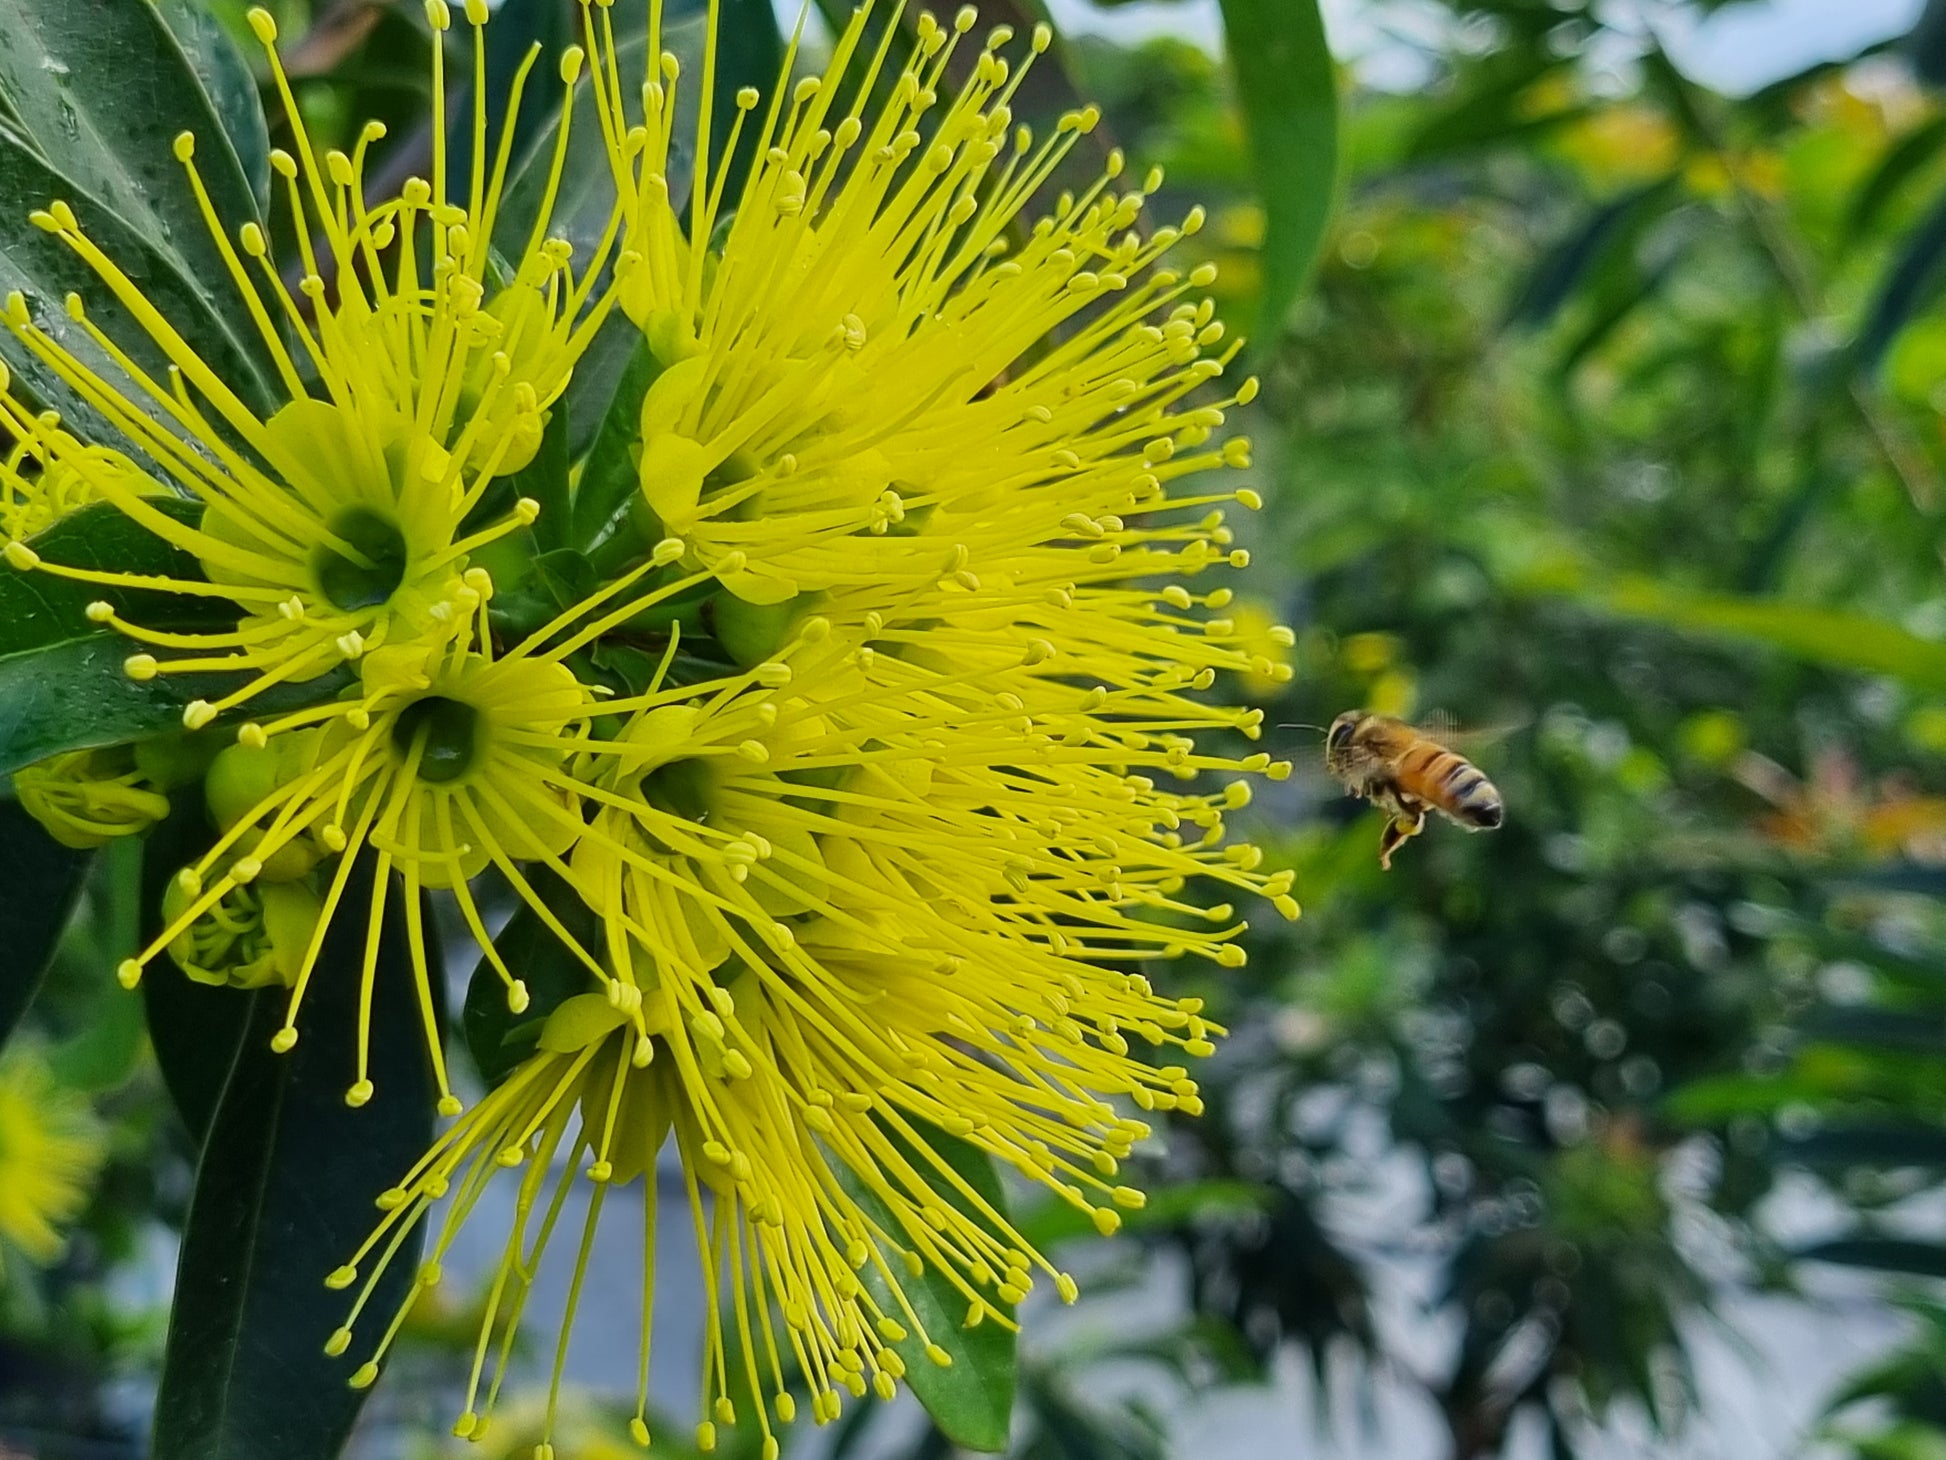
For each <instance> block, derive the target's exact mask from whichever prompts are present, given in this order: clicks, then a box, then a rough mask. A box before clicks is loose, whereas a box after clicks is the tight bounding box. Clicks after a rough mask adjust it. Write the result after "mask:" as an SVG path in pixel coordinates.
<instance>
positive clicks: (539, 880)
mask: <svg viewBox="0 0 1946 1460" xmlns="http://www.w3.org/2000/svg"><path fill="white" fill-rule="evenodd" d="M528 878H529V880H530V881H531V882H532V884H533V886H534V890H535V891H536V892H537V893H538V894H539V895H540V896H541V897H542V898H543V899H544V900H545V901H546V902H547V905H548V906H549V907H550V908H552V909H554V910H555V915H556V916H557V917H559V918H560V919H561V920H562V922H563V924H564V925H565V926H566V927H567V929H568V931H569V932H571V933H573V934H574V935H575V936H576V937H577V938H580V939H582V940H583V946H588V942H589V940H590V939H591V938H593V936H594V934H595V932H596V928H595V926H594V920H593V916H592V914H590V913H589V912H588V910H587V908H586V906H585V904H583V903H582V901H581V900H580V899H579V898H578V897H575V896H574V895H573V894H572V893H570V892H569V891H568V890H567V888H566V886H565V884H563V883H562V882H561V881H560V879H559V877H558V876H556V874H555V873H553V872H550V871H548V870H547V869H546V868H545V867H536V868H533V869H531V870H530V871H529V873H528ZM493 946H494V947H495V948H496V949H497V950H499V953H500V957H501V958H502V959H503V960H505V962H506V964H507V966H508V967H509V968H510V969H512V970H513V973H514V976H515V977H516V978H518V979H520V980H521V981H522V982H523V983H525V984H526V985H527V999H528V1003H527V1007H526V1009H524V1010H523V1011H522V1012H520V1013H518V1014H516V1013H514V1012H513V1011H512V1010H511V1009H509V1008H508V1007H507V985H506V982H505V981H504V980H503V979H502V978H501V977H500V974H499V972H498V971H497V970H496V969H495V968H494V966H493V965H492V964H491V963H490V962H488V961H487V960H486V959H485V958H482V959H481V960H480V962H479V964H478V965H477V966H476V967H475V968H474V970H473V980H472V982H471V983H469V984H468V985H467V986H466V1005H465V1008H464V1009H463V1011H462V1012H461V1015H460V1022H461V1028H463V1029H464V1030H465V1032H466V1047H467V1050H468V1051H469V1052H470V1053H471V1054H472V1056H473V1065H474V1068H476V1069H477V1070H479V1072H480V1078H481V1079H483V1080H485V1081H486V1082H487V1084H488V1085H498V1084H499V1083H500V1082H501V1081H503V1080H505V1079H506V1078H507V1076H509V1075H511V1074H512V1073H513V1072H514V1071H515V1070H516V1069H517V1068H518V1067H519V1066H520V1064H521V1063H522V1061H524V1060H525V1059H526V1058H527V1057H528V1056H529V1055H531V1054H532V1053H533V1052H534V1049H535V1046H536V1045H537V1044H538V1042H539V1040H540V1037H541V1026H542V1025H544V1024H545V1023H547V1016H548V1015H549V1014H552V1013H553V1012H554V1011H555V1010H556V1009H558V1008H559V1007H560V1006H561V1005H562V1004H564V1003H565V1002H567V1000H569V999H571V998H572V997H574V995H576V994H582V993H587V992H588V991H589V989H590V988H592V987H593V983H592V975H591V974H590V973H589V972H588V969H587V967H586V966H585V965H584V964H582V962H581V961H580V960H579V959H578V958H576V957H575V956H574V955H573V954H572V953H570V952H569V951H568V949H567V945H566V944H564V943H563V942H562V941H561V940H560V938H558V937H557V936H556V935H555V934H554V932H553V931H552V930H551V929H549V928H548V926H547V924H545V923H543V922H542V921H541V920H540V918H539V916H538V915H537V914H536V913H535V912H534V910H533V909H532V908H528V907H523V908H521V910H520V911H519V912H517V913H515V914H514V915H513V917H512V918H511V919H509V920H508V922H507V926H506V927H505V928H503V929H502V930H501V932H500V936H499V937H497V938H495V939H494V940H493Z"/></svg>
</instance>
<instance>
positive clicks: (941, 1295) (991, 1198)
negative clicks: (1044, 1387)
mask: <svg viewBox="0 0 1946 1460" xmlns="http://www.w3.org/2000/svg"><path fill="white" fill-rule="evenodd" d="M910 1124H911V1125H912V1127H913V1130H914V1132H915V1133H916V1135H917V1136H918V1139H919V1140H920V1141H922V1142H924V1144H925V1145H926V1146H928V1147H930V1148H931V1150H932V1151H933V1152H935V1153H936V1154H937V1155H938V1156H939V1157H940V1159H941V1160H943V1161H944V1162H945V1163H946V1164H947V1166H949V1167H950V1168H952V1170H953V1171H954V1172H956V1173H957V1174H958V1175H959V1176H960V1177H961V1178H963V1179H964V1180H965V1181H966V1183H967V1185H969V1186H971V1187H972V1188H973V1189H974V1190H975V1191H977V1192H978V1193H979V1194H980V1196H981V1197H982V1198H983V1199H985V1201H986V1202H987V1203H988V1204H989V1205H991V1206H992V1207H993V1208H994V1209H995V1210H996V1211H998V1212H1000V1213H1002V1214H1003V1215H1004V1214H1005V1212H1006V1209H1007V1207H1006V1193H1005V1192H1004V1191H1002V1190H1001V1187H1000V1178H999V1176H998V1175H997V1174H996V1173H995V1171H994V1169H993V1161H992V1159H991V1158H990V1157H989V1156H988V1155H987V1154H986V1152H984V1151H982V1150H980V1149H979V1148H978V1147H976V1146H972V1145H968V1144H967V1143H966V1142H965V1141H962V1140H960V1139H958V1138H957V1137H955V1136H950V1135H948V1134H947V1133H946V1132H944V1131H942V1130H938V1129H936V1128H934V1127H932V1126H929V1125H926V1124H924V1123H923V1122H920V1121H917V1120H913V1121H911V1122H910ZM891 1138H892V1140H893V1141H894V1143H895V1144H897V1145H898V1146H899V1147H900V1149H901V1151H902V1153H903V1154H904V1155H905V1157H906V1159H907V1160H908V1161H910V1162H911V1164H912V1167H913V1169H914V1170H916V1171H918V1172H920V1173H921V1174H922V1175H924V1176H926V1177H927V1178H929V1179H930V1180H932V1181H934V1182H935V1183H936V1186H935V1189H936V1190H938V1191H939V1192H940V1195H941V1197H942V1199H945V1200H954V1199H955V1194H954V1193H953V1192H952V1191H951V1190H950V1189H949V1188H947V1187H946V1184H945V1180H944V1178H943V1177H942V1176H941V1175H940V1174H939V1172H938V1171H937V1169H936V1168H935V1167H934V1166H933V1164H932V1162H930V1161H929V1160H927V1159H926V1156H925V1154H924V1152H922V1151H920V1150H917V1149H915V1147H914V1145H913V1143H911V1142H908V1141H906V1140H904V1139H902V1138H901V1137H900V1136H898V1135H896V1134H892V1136H891ZM839 1179H840V1180H841V1181H843V1182H844V1183H845V1185H846V1187H847V1189H848V1190H849V1191H850V1193H851V1195H852V1196H853V1197H855V1198H856V1199H857V1201H858V1203H859V1205H860V1206H861V1207H862V1208H863V1209H864V1210H865V1213H866V1215H867V1216H869V1217H870V1218H871V1219H872V1220H873V1221H874V1222H876V1223H877V1224H878V1225H879V1226H880V1227H881V1228H882V1229H884V1230H885V1231H886V1232H888V1233H890V1234H892V1236H893V1237H894V1238H895V1239H896V1238H897V1236H898V1234H899V1232H900V1231H901V1230H902V1229H901V1227H900V1226H899V1223H898V1219H897V1218H895V1217H894V1216H893V1215H892V1213H891V1211H890V1210H888V1209H887V1207H886V1206H885V1204H884V1203H883V1202H882V1201H880V1200H879V1199H878V1197H876V1196H874V1195H873V1194H872V1193H871V1192H870V1191H869V1190H868V1189H866V1187H865V1186H864V1184H863V1183H862V1182H860V1181H858V1180H857V1179H856V1178H855V1177H853V1176H851V1175H850V1173H849V1172H847V1171H843V1170H841V1171H840V1173H839ZM893 1260H894V1261H896V1260H897V1259H896V1257H894V1259H893ZM859 1276H860V1277H861V1278H863V1280H864V1282H865V1286H866V1287H867V1288H869V1289H870V1290H871V1292H872V1295H873V1296H874V1297H875V1298H876V1299H877V1300H878V1302H879V1303H880V1304H881V1305H883V1306H884V1308H885V1310H886V1311H887V1312H888V1313H897V1312H898V1311H899V1308H898V1306H897V1300H896V1299H895V1298H894V1297H893V1296H892V1291H891V1288H890V1286H889V1285H888V1284H887V1283H886V1281H885V1277H884V1274H882V1273H880V1272H879V1271H878V1270H877V1268H876V1266H874V1265H873V1264H871V1263H867V1264H866V1265H865V1267H864V1268H863V1270H862V1271H861V1272H860V1274H859ZM901 1285H902V1287H903V1289H904V1292H905V1296H906V1301H907V1302H909V1303H910V1304H911V1305H912V1311H913V1312H914V1313H916V1314H917V1315H918V1317H919V1321H920V1322H921V1323H922V1324H924V1325H925V1329H926V1333H927V1335H928V1336H929V1337H930V1338H931V1340H932V1341H933V1342H934V1343H936V1344H938V1345H939V1346H940V1347H941V1348H943V1349H945V1350H946V1352H947V1353H949V1354H951V1355H952V1356H953V1362H952V1364H951V1366H949V1367H947V1368H943V1369H942V1368H940V1367H939V1365H937V1364H935V1363H933V1361H932V1360H931V1359H929V1358H927V1357H926V1353H925V1345H924V1344H923V1343H921V1342H920V1340H919V1335H918V1334H916V1333H910V1334H908V1335H907V1336H906V1337H905V1338H904V1339H902V1340H900V1341H899V1342H898V1343H896V1344H894V1345H893V1347H894V1348H896V1349H897V1350H898V1351H899V1355H900V1357H902V1358H903V1359H904V1360H905V1364H906V1383H907V1384H908V1385H910V1386H911V1389H912V1392H913V1394H914V1395H915V1396H916V1397H917V1398H918V1400H919V1402H920V1404H922V1405H924V1406H925V1409H926V1413H928V1414H930V1415H931V1416H932V1418H933V1422H934V1423H935V1424H937V1425H938V1426H939V1428H940V1429H941V1430H942V1431H943V1432H944V1433H945V1434H946V1435H947V1436H948V1437H949V1438H950V1439H951V1440H952V1441H953V1443H954V1444H956V1445H960V1446H962V1447H964V1448H966V1449H968V1450H980V1451H984V1452H990V1453H997V1452H999V1451H1001V1450H1004V1449H1006V1447H1007V1435H1008V1431H1009V1429H1010V1427H1011V1425H1012V1421H1013V1407H1014V1382H1015V1377H1016V1375H1015V1370H1016V1367H1017V1362H1018V1360H1017V1358H1016V1355H1015V1352H1014V1331H1013V1330H1012V1329H1011V1328H1007V1327H1005V1326H1004V1325H1002V1324H999V1323H996V1322H994V1321H993V1320H992V1319H991V1318H988V1319H987V1320H986V1321H985V1322H983V1323H981V1324H980V1325H979V1326H978V1327H977V1328H964V1327H961V1324H962V1323H963V1322H964V1321H965V1318H966V1297H965V1295H964V1294H963V1293H961V1292H960V1290H959V1289H958V1288H957V1287H955V1286H954V1285H953V1284H952V1283H950V1282H949V1281H947V1279H946V1278H945V1277H944V1276H943V1275H941V1274H940V1273H939V1272H938V1271H936V1270H935V1269H934V1268H932V1267H930V1266H928V1267H927V1268H926V1271H925V1275H924V1276H923V1277H919V1278H912V1277H907V1276H903V1275H902V1277H901ZM1008 1317H1009V1318H1011V1317H1012V1313H1011V1311H1009V1313H1008Z"/></svg>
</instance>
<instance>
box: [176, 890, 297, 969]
mask: <svg viewBox="0 0 1946 1460" xmlns="http://www.w3.org/2000/svg"><path fill="white" fill-rule="evenodd" d="M196 896H197V894H195V893H193V892H191V891H190V890H189V888H188V887H187V886H185V885H184V883H183V882H182V880H181V879H180V878H171V879H170V881H169V886H168V888H167V889H166V890H165V891H164V892H163V894H162V916H163V918H164V919H165V920H166V921H167V922H170V923H174V922H175V921H176V920H177V919H179V918H180V917H182V915H183V914H184V913H186V912H187V911H188V910H189V908H190V907H191V905H192V904H193V903H194V902H195V901H196ZM323 910H324V905H323V903H322V902H321V901H320V899H319V897H318V894H317V890H316V889H315V888H314V887H312V886H311V884H310V883H309V882H297V881H291V882H269V883H265V882H261V881H258V882H252V883H249V884H248V885H246V886H242V887H233V888H231V889H230V890H229V891H228V892H226V893H225V894H224V895H223V896H222V898H221V899H219V900H218V901H217V902H216V903H215V904H214V905H213V906H211V907H208V908H205V909H204V910H203V911H202V912H201V913H199V914H198V915H197V917H196V919H195V921H193V922H191V923H190V924H189V926H188V927H186V928H184V929H183V930H182V931H181V932H180V933H178V934H177V935H176V936H175V937H174V938H172V939H171V940H170V941H169V957H170V958H171V959H173V960H174V962H175V965H176V967H178V968H180V969H181V970H182V971H183V972H184V973H185V974H187V975H188V976H189V977H190V978H192V979H194V980H195V981H196V982H197V983H206V984H213V985H227V986H229V987H232V988H243V989H255V988H264V987H267V986H269V985H271V984H277V985H281V986H283V987H285V988H289V987H290V986H291V985H292V984H295V983H296V982H297V971H298V969H299V968H300V967H301V966H302V965H303V962H304V954H305V951H306V950H307V949H308V948H309V947H310V945H311V939H312V937H313V936H314V935H315V934H316V932H317V927H318V919H319V917H320V916H321V915H322V913H323Z"/></svg>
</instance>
